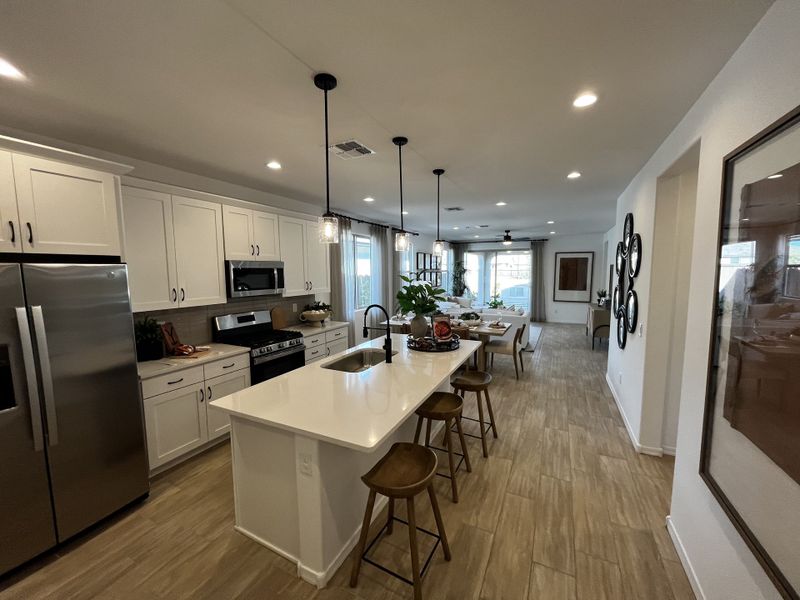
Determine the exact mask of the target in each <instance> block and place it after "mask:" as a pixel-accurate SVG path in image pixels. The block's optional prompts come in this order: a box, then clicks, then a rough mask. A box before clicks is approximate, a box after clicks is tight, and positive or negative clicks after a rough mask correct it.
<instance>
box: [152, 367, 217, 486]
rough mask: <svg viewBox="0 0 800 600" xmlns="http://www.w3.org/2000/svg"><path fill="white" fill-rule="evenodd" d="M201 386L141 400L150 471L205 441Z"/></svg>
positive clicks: (204, 416)
mask: <svg viewBox="0 0 800 600" xmlns="http://www.w3.org/2000/svg"><path fill="white" fill-rule="evenodd" d="M205 395H206V392H205V388H204V386H203V383H202V382H201V383H199V384H195V385H192V386H189V387H185V388H182V389H179V390H175V391H174V392H167V393H166V394H160V395H158V396H153V397H152V398H145V400H144V424H145V430H146V432H147V453H148V455H149V457H150V469H151V470H152V469H155V468H156V467H159V466H161V465H163V464H164V463H167V462H169V461H171V460H173V459H175V458H178V457H179V456H181V455H182V454H185V453H186V452H189V451H190V450H193V449H194V448H197V447H198V446H202V445H203V444H204V443H206V441H207V440H208V429H207V423H206V408H205Z"/></svg>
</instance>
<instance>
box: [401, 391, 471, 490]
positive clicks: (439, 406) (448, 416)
mask: <svg viewBox="0 0 800 600" xmlns="http://www.w3.org/2000/svg"><path fill="white" fill-rule="evenodd" d="M463 406H464V400H463V399H462V398H461V396H459V395H458V394H453V393H452V392H434V393H433V394H431V395H430V397H429V398H428V399H427V400H425V402H423V403H422V406H420V407H419V408H418V409H417V411H416V413H417V431H416V433H415V434H414V443H415V444H418V443H419V436H420V433H422V422H423V421H424V420H425V419H428V427H427V428H426V429H425V447H427V448H433V449H434V450H439V451H441V452H447V459H448V462H449V463H450V475H445V474H444V473H437V475H440V476H442V477H447V478H448V479H449V480H450V485H451V487H452V488H453V502H458V486H457V485H456V472H457V471H458V469H459V468H461V463H464V464H465V465H466V467H467V471H468V472H470V473H471V472H472V465H471V464H470V462H469V452H468V451H467V444H466V442H465V441H464V430H463V429H462V428H461V409H462V407H463ZM432 421H444V445H445V446H446V447H445V448H437V447H436V446H431V422H432ZM453 421H455V426H456V429H457V431H458V438H459V440H460V441H461V453H458V452H453V441H452V440H451V439H450V428H451V427H452V426H453ZM454 456H459V457H460V460H459V461H458V465H456V464H455V458H454Z"/></svg>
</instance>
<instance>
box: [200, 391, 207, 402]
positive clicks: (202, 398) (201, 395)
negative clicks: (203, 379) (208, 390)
mask: <svg viewBox="0 0 800 600" xmlns="http://www.w3.org/2000/svg"><path fill="white" fill-rule="evenodd" d="M203 393H204V392H203V388H200V402H202V401H203V400H205V399H206V398H205V396H204V395H203Z"/></svg>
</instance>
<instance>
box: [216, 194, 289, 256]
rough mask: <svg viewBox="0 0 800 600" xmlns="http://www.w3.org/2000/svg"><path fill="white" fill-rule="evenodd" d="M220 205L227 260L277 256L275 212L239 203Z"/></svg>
mask: <svg viewBox="0 0 800 600" xmlns="http://www.w3.org/2000/svg"><path fill="white" fill-rule="evenodd" d="M222 209H223V214H224V224H225V258H226V259H227V260H263V261H267V260H280V247H279V245H278V216H277V215H274V214H272V213H268V212H264V211H261V210H250V209H248V208H239V207H238V206H228V205H225V206H223V207H222Z"/></svg>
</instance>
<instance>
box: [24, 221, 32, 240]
mask: <svg viewBox="0 0 800 600" xmlns="http://www.w3.org/2000/svg"><path fill="white" fill-rule="evenodd" d="M25 224H26V225H27V226H28V243H29V244H33V227H31V223H30V221H28V222H27V223H25Z"/></svg>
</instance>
